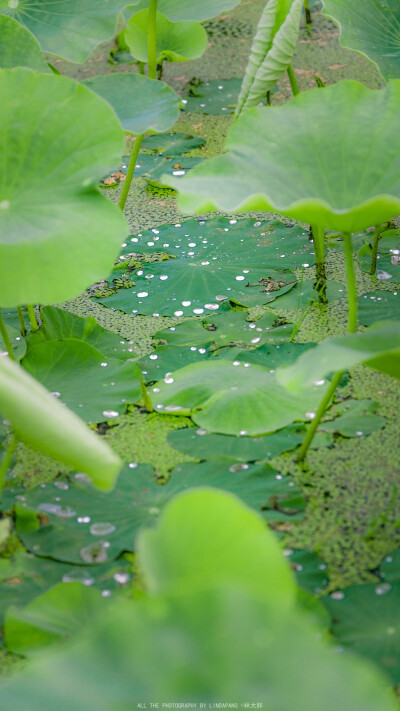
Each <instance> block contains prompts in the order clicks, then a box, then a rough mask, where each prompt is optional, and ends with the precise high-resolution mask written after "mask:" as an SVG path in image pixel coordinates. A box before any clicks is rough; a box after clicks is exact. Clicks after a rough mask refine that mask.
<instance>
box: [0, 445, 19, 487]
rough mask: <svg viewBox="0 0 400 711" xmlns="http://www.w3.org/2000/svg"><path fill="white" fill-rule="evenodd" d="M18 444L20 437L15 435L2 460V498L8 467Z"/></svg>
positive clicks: (0, 473)
mask: <svg viewBox="0 0 400 711" xmlns="http://www.w3.org/2000/svg"><path fill="white" fill-rule="evenodd" d="M17 444H18V439H17V438H16V436H15V435H13V437H12V439H11V440H10V442H9V444H8V447H7V449H6V451H5V453H4V457H3V459H2V461H1V464H0V499H1V494H2V492H3V488H4V480H5V478H6V474H7V471H8V467H9V466H10V464H11V458H12V455H13V454H14V451H15V448H16V446H17Z"/></svg>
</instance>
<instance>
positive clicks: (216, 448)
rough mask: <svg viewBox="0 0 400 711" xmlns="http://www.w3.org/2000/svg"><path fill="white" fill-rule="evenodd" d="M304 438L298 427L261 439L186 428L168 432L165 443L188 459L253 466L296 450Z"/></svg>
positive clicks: (288, 428)
mask: <svg viewBox="0 0 400 711" xmlns="http://www.w3.org/2000/svg"><path fill="white" fill-rule="evenodd" d="M304 434H305V430H304V428H303V427H302V426H298V425H289V426H288V427H285V428H284V429H282V430H278V431H277V432H274V433H273V434H270V435H264V436H261V437H232V436H229V435H219V434H208V433H207V432H206V430H204V429H202V428H201V429H199V428H197V427H187V428H186V429H182V430H174V431H173V432H169V433H168V437H167V439H168V443H169V444H170V445H171V447H174V448H175V449H178V450H179V452H182V453H183V454H187V455H189V456H191V457H198V458H199V459H206V460H209V459H231V460H233V461H235V462H238V461H239V462H255V461H261V460H263V459H264V460H265V459H272V457H276V456H277V455H278V454H282V452H288V451H290V450H291V449H295V448H296V447H297V445H299V444H301V442H302V441H303V439H304Z"/></svg>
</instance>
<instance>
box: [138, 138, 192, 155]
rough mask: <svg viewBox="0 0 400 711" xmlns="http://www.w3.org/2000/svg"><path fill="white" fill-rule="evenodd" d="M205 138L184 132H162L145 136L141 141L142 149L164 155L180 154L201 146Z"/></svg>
mask: <svg viewBox="0 0 400 711" xmlns="http://www.w3.org/2000/svg"><path fill="white" fill-rule="evenodd" d="M205 144H206V140H205V139H204V138H199V137H198V136H190V135H187V134H185V133H162V134H159V135H154V136H146V137H145V138H144V139H143V141H142V149H143V150H145V151H154V152H156V153H162V154H163V155H164V156H181V155H183V154H184V153H188V151H193V150H195V149H197V148H203V146H205Z"/></svg>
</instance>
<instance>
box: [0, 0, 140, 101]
mask: <svg viewBox="0 0 400 711" xmlns="http://www.w3.org/2000/svg"><path fill="white" fill-rule="evenodd" d="M132 4H135V3H132ZM125 5H126V3H125V2H124V0H96V2H95V3H94V2H93V0H57V2H55V1H54V0H36V2H32V0H0V14H2V15H10V16H11V17H14V18H15V19H16V20H18V22H20V23H22V24H23V25H25V27H27V28H28V30H30V31H31V32H32V34H34V35H35V37H36V38H37V39H38V40H39V42H40V45H41V47H42V50H43V51H44V52H50V53H51V54H55V55H57V56H58V57H63V58H64V59H68V60H69V61H70V62H78V63H81V62H84V61H85V60H86V59H87V58H88V56H89V54H90V53H91V52H92V50H93V49H95V47H97V46H98V45H99V44H101V43H102V42H105V41H106V40H108V39H111V37H112V36H113V34H114V31H115V27H116V24H117V19H118V14H119V13H120V12H121V10H123V8H124V7H125ZM50 93H51V92H50V90H49V94H50Z"/></svg>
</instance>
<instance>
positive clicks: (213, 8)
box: [124, 0, 239, 22]
mask: <svg viewBox="0 0 400 711" xmlns="http://www.w3.org/2000/svg"><path fill="white" fill-rule="evenodd" d="M149 2H150V0H139V3H138V4H136V3H130V4H129V6H128V7H127V8H126V10H125V12H124V15H125V16H126V17H131V16H132V15H133V14H135V13H136V12H139V11H140V10H143V9H144V8H148V7H149ZM132 5H133V6H134V7H132ZM236 5H239V0H158V4H157V7H158V10H159V12H162V14H163V15H165V16H166V17H168V19H169V20H172V22H180V21H182V20H196V21H197V22H203V20H210V19H211V18H212V17H216V16H217V15H219V14H220V13H221V12H226V11H227V10H232V9H233V8H234V7H236Z"/></svg>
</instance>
